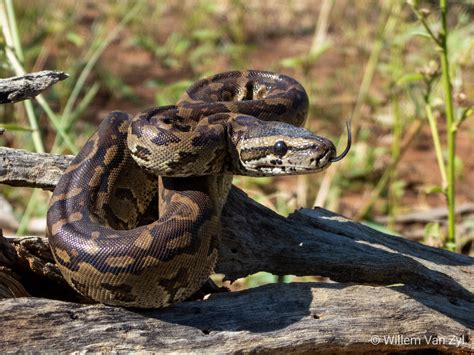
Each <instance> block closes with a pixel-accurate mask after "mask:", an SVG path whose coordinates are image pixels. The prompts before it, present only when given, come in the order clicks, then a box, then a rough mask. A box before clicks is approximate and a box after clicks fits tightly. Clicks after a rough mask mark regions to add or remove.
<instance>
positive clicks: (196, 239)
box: [47, 71, 350, 308]
mask: <svg viewBox="0 0 474 355" xmlns="http://www.w3.org/2000/svg"><path fill="white" fill-rule="evenodd" d="M307 111H308V98H307V96H306V93H305V91H304V89H303V87H302V86H301V85H300V84H299V83H298V82H297V81H295V80H294V79H292V78H289V77H287V76H283V75H276V74H273V73H269V72H261V71H247V72H227V73H223V74H218V75H215V76H213V77H210V78H207V79H203V80H200V81H198V82H196V83H195V84H194V85H192V86H191V87H190V88H189V89H188V90H187V91H186V93H185V94H184V95H183V97H182V99H181V100H180V101H179V102H178V104H177V105H176V106H166V107H160V108H153V109H151V110H148V111H145V112H142V113H140V114H139V115H137V116H135V117H133V118H132V117H131V116H129V115H128V114H126V113H123V112H113V113H111V114H109V115H108V117H107V118H106V119H105V120H104V121H103V122H102V124H101V125H100V127H99V129H98V130H97V132H96V133H95V134H94V135H93V136H92V137H91V138H90V139H89V140H88V141H87V143H86V144H85V146H84V147H83V148H82V150H81V151H80V153H79V154H78V155H77V156H76V158H75V159H74V160H73V161H72V163H71V165H70V166H69V167H68V169H67V170H66V172H65V173H64V175H63V176H62V177H61V179H60V181H59V183H58V185H57V186H56V189H55V190H54V194H53V197H52V199H51V202H50V207H49V210H48V216H47V221H48V229H47V234H48V237H49V241H50V245H51V249H52V251H53V255H54V258H55V260H56V262H57V264H58V266H59V268H60V270H61V272H62V274H63V276H64V277H65V279H66V280H67V282H68V283H69V284H70V285H71V286H72V287H73V288H75V289H76V290H77V291H79V292H80V293H82V294H83V295H85V296H87V297H89V298H91V299H93V300H96V301H99V302H102V303H105V304H110V305H118V306H127V307H141V308H156V307H163V306H166V305H169V304H173V303H176V302H179V301H182V300H184V299H186V298H188V297H189V296H190V295H192V294H193V293H195V292H196V291H197V290H199V288H200V287H201V286H202V285H203V284H204V283H205V282H206V280H207V279H208V278H209V275H210V274H211V273H212V270H213V268H214V265H215V263H216V260H217V254H218V248H219V239H220V238H219V236H220V215H221V211H222V208H223V205H224V203H225V200H226V198H227V193H228V191H229V189H230V186H231V180H232V174H240V175H253V176H264V175H278V174H280V175H282V174H286V175H288V174H301V173H313V172H316V171H320V170H322V169H324V168H326V167H327V166H328V165H330V163H331V162H333V161H337V160H339V159H341V158H342V157H343V156H344V155H345V154H346V153H347V151H348V149H349V146H350V144H348V147H347V148H346V150H345V152H344V153H343V154H341V156H339V157H336V150H335V147H334V145H333V144H332V143H331V142H330V141H329V140H327V139H325V138H323V137H319V136H316V135H314V134H312V133H311V132H309V131H307V130H305V129H303V128H300V127H298V126H300V125H302V124H303V122H304V120H305V118H306V114H307Z"/></svg>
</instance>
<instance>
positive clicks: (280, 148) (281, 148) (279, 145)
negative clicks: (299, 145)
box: [273, 141, 288, 157]
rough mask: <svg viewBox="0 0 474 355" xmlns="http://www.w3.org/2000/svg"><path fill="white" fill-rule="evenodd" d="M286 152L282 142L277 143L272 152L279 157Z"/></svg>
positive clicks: (286, 147)
mask: <svg viewBox="0 0 474 355" xmlns="http://www.w3.org/2000/svg"><path fill="white" fill-rule="evenodd" d="M287 151H288V146H287V145H286V143H285V142H284V141H277V142H276V143H275V145H274V146H273V152H274V153H275V154H276V155H278V156H280V157H282V156H284V155H285V154H286V152H287Z"/></svg>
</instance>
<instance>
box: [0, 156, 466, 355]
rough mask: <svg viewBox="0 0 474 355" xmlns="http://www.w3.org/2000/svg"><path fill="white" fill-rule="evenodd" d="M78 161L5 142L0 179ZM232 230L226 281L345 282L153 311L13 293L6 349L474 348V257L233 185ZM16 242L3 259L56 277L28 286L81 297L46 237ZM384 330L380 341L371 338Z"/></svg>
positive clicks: (17, 179)
mask: <svg viewBox="0 0 474 355" xmlns="http://www.w3.org/2000/svg"><path fill="white" fill-rule="evenodd" d="M71 159H72V157H70V156H66V157H65V156H54V155H47V154H35V153H29V152H26V151H19V150H14V149H9V148H0V182H2V183H8V184H12V185H15V186H30V187H31V186H36V187H41V188H45V189H52V188H53V187H54V186H55V184H56V182H57V181H58V179H59V177H60V175H61V172H62V171H63V169H64V168H65V167H66V166H67V164H68V163H69V161H70V160H71ZM223 228H224V235H223V241H222V246H221V253H220V258H219V261H218V265H217V267H216V272H219V273H222V274H225V277H226V278H227V279H229V280H232V281H233V280H236V279H237V278H239V277H244V276H247V275H249V274H253V273H255V272H258V271H267V272H272V273H274V274H276V275H287V274H291V275H300V276H305V275H320V276H326V277H329V278H330V279H331V280H332V281H335V282H337V283H329V284H322V283H303V284H301V283H293V284H279V285H272V286H265V287H259V288H256V289H252V290H248V291H243V292H235V293H229V294H219V295H212V296H211V298H210V299H208V300H206V301H194V302H185V303H182V304H180V305H177V306H174V307H171V308H167V309H164V310H157V311H152V312H134V311H130V310H125V309H121V308H111V307H106V306H102V305H86V304H80V303H71V302H61V301H58V300H52V299H46V298H41V299H38V298H32V297H30V298H18V299H8V300H3V301H1V302H0V324H2V325H5V327H4V329H12V330H10V331H9V332H7V333H5V334H4V335H3V336H2V337H0V348H2V349H5V350H6V351H13V350H14V349H20V350H21V349H23V350H39V349H48V350H51V351H72V350H75V351H87V350H90V351H101V350H102V351H132V350H145V349H146V350H150V351H195V352H198V351H199V350H202V349H206V351H212V352H250V351H263V352H270V351H274V350H279V351H297V352H306V351H319V352H327V351H334V352H360V353H367V352H369V353H370V352H373V353H387V352H393V351H411V350H421V349H437V350H440V351H449V352H452V353H468V352H469V351H473V350H474V347H473V340H472V339H473V334H472V329H473V328H474V317H473V316H472V315H473V314H474V258H471V257H468V256H465V255H460V254H456V253H452V252H449V251H446V250H441V249H436V248H432V247H428V246H425V245H422V244H419V243H417V242H414V241H409V240H406V239H404V238H401V237H395V236H391V235H387V234H384V233H381V232H378V231H375V230H373V229H371V228H369V227H366V226H364V225H362V224H359V223H357V222H354V221H351V220H348V219H346V218H344V217H342V216H339V215H337V214H334V213H332V212H330V211H327V210H324V209H314V210H310V209H301V210H299V211H296V212H294V213H293V214H291V215H290V216H289V217H288V218H284V217H282V216H279V215H278V214H276V213H274V212H273V211H271V210H269V209H267V208H265V207H264V206H262V205H260V204H258V203H256V202H255V201H253V200H251V199H250V198H248V197H247V196H246V195H245V193H243V192H242V191H240V190H239V189H237V188H235V187H234V188H233V189H232V191H231V194H230V196H229V199H228V201H227V204H226V206H225V208H224V213H223ZM8 241H9V243H10V244H11V245H12V246H13V247H14V250H15V253H16V255H14V256H12V255H11V253H9V254H8V255H9V257H8V258H6V257H4V259H5V260H9V263H10V265H9V267H10V268H11V269H12V270H13V271H14V272H16V273H17V274H19V275H20V278H24V279H26V280H31V279H37V280H44V285H47V284H48V282H49V283H51V284H55V285H56V286H55V287H56V288H55V289H54V292H50V293H49V294H48V295H45V294H38V293H37V292H38V291H37V289H35V288H34V287H33V288H28V287H27V286H25V288H26V290H27V291H28V292H29V293H30V294H32V295H33V296H42V297H46V296H47V297H49V298H61V299H63V300H72V299H71V298H70V297H73V296H72V295H69V296H68V297H66V296H64V295H65V294H67V290H66V289H65V288H66V287H67V286H65V285H64V283H62V282H61V280H60V279H61V277H60V276H59V277H58V274H57V273H56V272H55V271H54V270H55V269H54V268H55V266H54V265H53V264H52V262H51V260H52V259H51V257H50V255H48V253H49V250H48V248H47V240H46V239H44V238H28V239H27V241H28V242H25V241H26V240H23V241H22V240H21V239H9V240H8ZM20 251H22V252H20ZM1 255H2V254H1V253H0V256H1ZM24 255H30V259H27V258H26V259H24V258H23V256H24ZM31 255H32V256H33V257H34V260H35V262H31ZM22 258H23V259H22ZM24 260H26V261H24ZM28 260H30V261H28ZM42 263H43V264H42ZM0 265H1V259H0ZM28 265H32V266H31V267H29V266H28ZM47 268H49V269H47ZM44 270H49V272H45V271H44ZM32 275H33V276H32ZM54 279H55V281H54ZM42 282H43V281H41V283H42ZM32 291H33V292H32ZM69 291H70V290H69ZM75 301H77V302H80V301H81V300H80V299H77V300H75ZM15 327H16V328H15ZM18 329H21V336H18V331H17V330H18ZM376 335H378V336H380V337H381V339H382V340H381V341H380V343H379V344H377V345H372V344H371V342H370V339H371V336H376ZM383 336H385V337H386V338H385V339H383ZM387 337H388V338H387ZM390 337H395V338H390ZM397 337H398V338H397ZM407 339H408V340H407ZM410 339H412V340H410ZM434 339H437V340H434ZM456 339H457V340H458V343H456V342H455V340H456ZM384 340H386V341H385V343H386V342H392V343H395V344H385V343H384ZM448 340H452V341H453V342H454V343H453V344H454V345H453V344H450V343H449V342H448ZM407 341H409V342H411V343H410V344H408V345H407V344H405V343H406V342H407ZM400 342H402V343H404V345H400ZM413 343H416V344H413ZM397 344H398V345H397Z"/></svg>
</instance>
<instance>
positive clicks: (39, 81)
mask: <svg viewBox="0 0 474 355" xmlns="http://www.w3.org/2000/svg"><path fill="white" fill-rule="evenodd" d="M68 77H69V75H67V74H66V73H64V72H62V71H55V70H44V71H40V72H36V73H29V74H25V75H22V76H15V77H12V78H7V79H0V104H6V103H13V102H17V101H22V100H26V99H31V98H32V97H35V96H36V95H38V94H40V93H41V92H42V91H44V90H46V89H47V88H49V87H50V86H52V85H54V84H56V83H57V82H58V81H61V80H64V79H67V78H68Z"/></svg>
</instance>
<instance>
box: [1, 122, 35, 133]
mask: <svg viewBox="0 0 474 355" xmlns="http://www.w3.org/2000/svg"><path fill="white" fill-rule="evenodd" d="M0 128H4V129H5V130H7V131H20V132H33V129H31V128H30V127H24V126H18V125H16V124H9V123H1V124H0Z"/></svg>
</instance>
